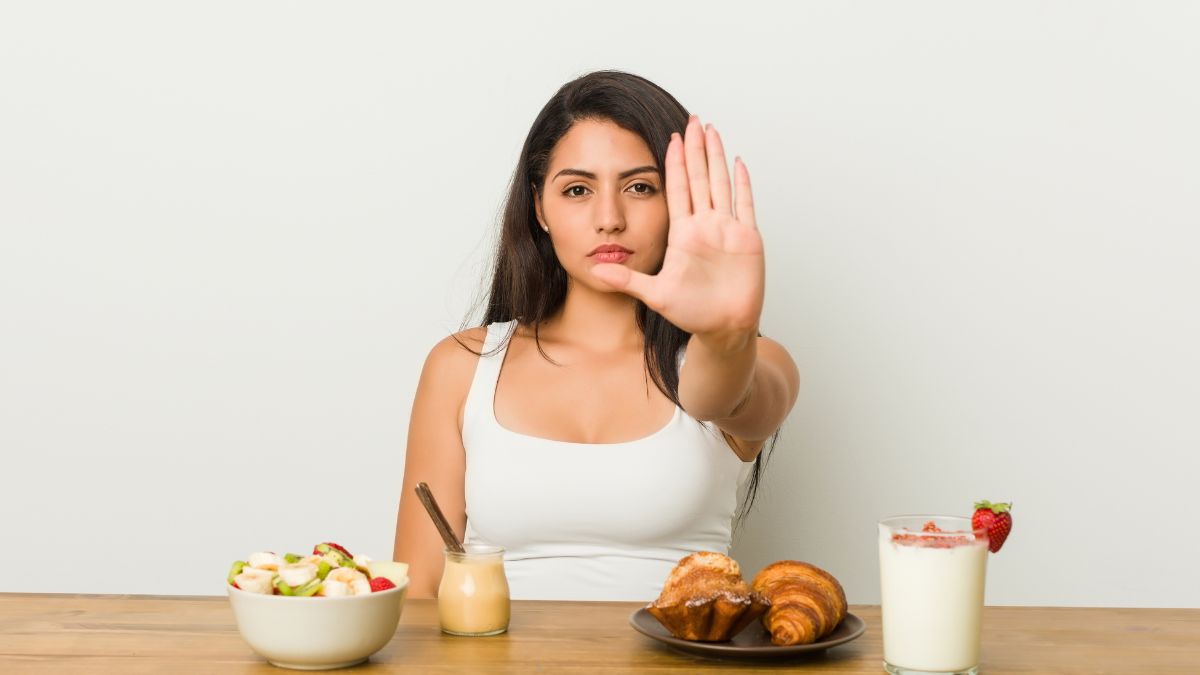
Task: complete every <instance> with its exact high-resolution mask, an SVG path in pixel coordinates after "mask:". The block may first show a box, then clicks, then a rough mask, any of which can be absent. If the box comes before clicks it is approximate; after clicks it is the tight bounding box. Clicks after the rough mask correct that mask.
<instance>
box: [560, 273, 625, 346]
mask: <svg viewBox="0 0 1200 675" xmlns="http://www.w3.org/2000/svg"><path fill="white" fill-rule="evenodd" d="M636 309H637V301H636V300H634V299H633V298H632V297H630V296H628V295H625V294H624V293H604V292H600V291H595V290H592V289H590V288H588V287H586V286H583V285H582V284H578V283H575V282H574V281H573V280H572V281H570V282H568V286H567V297H566V299H565V300H564V301H563V306H562V309H561V310H560V311H559V312H558V314H556V315H555V316H553V317H552V318H550V319H549V320H548V321H546V322H545V324H544V329H543V330H542V333H543V334H544V335H546V336H547V337H551V338H552V339H558V340H562V341H564V342H570V343H573V344H578V345H581V346H583V347H585V348H587V349H588V350H591V351H596V352H613V351H621V350H625V349H637V350H641V348H642V342H643V336H642V331H641V329H640V328H638V325H637V316H636V314H635V311H636Z"/></svg>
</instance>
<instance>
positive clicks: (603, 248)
mask: <svg viewBox="0 0 1200 675" xmlns="http://www.w3.org/2000/svg"><path fill="white" fill-rule="evenodd" d="M602 253H624V254H625V255H626V256H628V255H629V254H631V253H633V251H630V250H629V249H627V248H625V247H624V246H621V245H620V244H601V245H600V246H597V247H596V248H594V249H592V252H591V253H589V254H588V257H591V256H594V255H600V254H602Z"/></svg>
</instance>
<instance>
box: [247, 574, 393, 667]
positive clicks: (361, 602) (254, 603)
mask: <svg viewBox="0 0 1200 675" xmlns="http://www.w3.org/2000/svg"><path fill="white" fill-rule="evenodd" d="M226 586H227V587H228V588H229V603H230V604H231V605H232V606H233V615H234V617H235V618H236V619H237V625H238V630H239V631H241V633H242V638H243V639H244V640H246V642H247V643H249V645H250V647H251V649H253V650H254V651H256V652H258V653H259V654H261V655H262V656H263V657H265V658H266V659H267V660H268V661H270V662H271V663H273V664H275V665H277V666H281V667H283V668H295V669H297V670H329V669H331V668H344V667H346V666H352V665H354V664H356V663H362V662H363V661H366V660H367V657H369V656H371V655H372V654H374V653H375V652H377V651H379V650H380V649H382V648H383V646H384V645H386V644H387V643H388V642H389V641H390V640H391V639H392V636H393V635H395V634H396V626H397V625H398V624H399V623H400V610H401V608H402V607H403V606H404V596H405V595H406V594H407V591H408V580H407V579H405V580H404V583H403V585H400V586H397V587H396V588H389V589H388V590H386V591H378V592H375V593H371V594H369V595H353V596H349V597H334V598H326V597H310V598H297V597H291V596H286V595H263V594H261V593H249V592H247V591H243V590H241V589H239V588H234V587H233V586H231V585H228V584H226Z"/></svg>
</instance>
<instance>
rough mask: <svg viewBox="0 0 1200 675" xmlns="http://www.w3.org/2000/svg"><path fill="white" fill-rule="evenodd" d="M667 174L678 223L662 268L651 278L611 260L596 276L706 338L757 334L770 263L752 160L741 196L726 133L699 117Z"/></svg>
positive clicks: (671, 156) (677, 141)
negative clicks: (758, 220)
mask: <svg viewBox="0 0 1200 675" xmlns="http://www.w3.org/2000/svg"><path fill="white" fill-rule="evenodd" d="M665 171H666V193H667V194H666V197H667V214H668V217H669V218H670V228H669V234H668V235H667V250H666V256H665V258H664V259H663V264H662V269H661V270H659V272H658V274H654V275H649V274H643V273H641V272H637V271H635V270H631V269H629V268H628V267H625V266H622V265H618V264H613V263H605V264H598V265H595V266H594V267H593V268H592V274H593V275H595V277H596V278H597V279H599V280H600V281H602V282H604V283H606V284H608V285H609V286H610V287H612V288H614V289H616V290H618V291H621V292H624V293H627V294H629V295H631V296H633V297H636V298H638V299H639V300H641V301H642V302H644V303H646V305H647V306H649V307H650V308H651V309H653V310H654V311H656V312H658V313H659V314H661V315H662V316H663V317H665V318H666V319H667V320H668V321H670V322H671V323H673V324H675V325H676V326H678V327H679V328H682V329H683V330H685V331H688V332H689V333H692V334H694V335H697V336H698V337H701V338H704V337H716V336H729V337H738V336H744V337H745V338H747V339H748V338H749V337H752V336H753V335H754V334H755V332H756V331H757V329H758V321H759V317H760V315H761V314H762V306H763V286H764V269H765V268H764V264H763V244H762V238H761V237H760V236H759V234H758V227H757V225H756V224H755V220H754V200H753V198H752V196H751V193H750V174H749V172H748V171H747V170H746V165H745V164H743V163H742V162H741V159H740V158H739V159H737V160H736V161H735V162H734V165H733V174H734V175H733V183H734V185H735V186H736V189H737V194H736V199H735V197H734V194H733V192H732V190H731V189H730V181H729V172H728V170H727V169H726V164H725V150H724V148H723V146H722V144H721V136H720V135H719V134H718V133H717V130H716V129H714V128H713V127H712V125H711V124H710V125H708V127H707V128H703V127H701V125H700V120H699V118H697V117H696V116H695V115H693V116H692V117H691V119H689V120H688V126H687V129H686V130H685V136H684V137H683V138H680V136H679V134H677V133H675V134H671V141H670V143H669V144H668V145H667V155H666V169H665Z"/></svg>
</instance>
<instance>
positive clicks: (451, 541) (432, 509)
mask: <svg viewBox="0 0 1200 675" xmlns="http://www.w3.org/2000/svg"><path fill="white" fill-rule="evenodd" d="M416 490H417V497H419V498H420V499H421V503H422V504H424V505H425V510H426V511H428V512H429V517H430V518H432V519H433V524H434V526H436V527H437V530H438V534H441V535H442V541H444V542H446V548H448V549H450V550H451V551H454V552H455V553H463V552H464V549H463V546H462V543H461V542H459V541H458V537H456V536H454V530H452V529H450V523H449V522H447V521H446V516H444V515H442V510H441V509H440V508H438V504H437V500H436V499H434V498H433V493H432V492H430V491H429V486H428V485H427V484H425V483H417V488H416Z"/></svg>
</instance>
